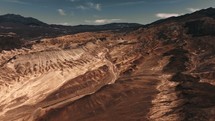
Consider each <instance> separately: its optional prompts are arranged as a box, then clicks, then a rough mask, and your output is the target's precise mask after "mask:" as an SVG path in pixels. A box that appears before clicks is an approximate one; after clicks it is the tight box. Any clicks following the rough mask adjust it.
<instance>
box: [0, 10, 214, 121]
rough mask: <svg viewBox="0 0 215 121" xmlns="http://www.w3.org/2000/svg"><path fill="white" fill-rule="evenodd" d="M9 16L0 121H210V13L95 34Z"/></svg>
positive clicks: (0, 49) (1, 57) (0, 56)
mask: <svg viewBox="0 0 215 121" xmlns="http://www.w3.org/2000/svg"><path fill="white" fill-rule="evenodd" d="M7 16H9V17H6V18H7V19H2V20H4V21H3V22H2V21H0V27H1V33H0V34H1V36H0V38H1V39H0V43H1V45H0V121H215V9H214V8H208V9H204V10H200V11H197V12H194V13H192V14H186V15H183V16H180V17H172V18H168V19H164V20H159V21H156V22H154V23H152V24H148V25H139V24H126V23H124V24H110V25H103V26H94V28H92V27H93V26H76V27H73V28H70V27H63V26H57V25H47V24H45V23H41V22H38V21H37V20H35V19H33V18H30V20H29V18H28V21H30V23H29V22H27V23H26V21H24V23H23V21H21V20H22V19H24V20H26V18H22V17H21V18H20V21H19V22H18V23H16V22H14V21H11V19H9V18H13V17H14V15H12V17H11V15H7ZM4 17H5V16H4ZM15 17H17V16H16V15H15ZM19 17H20V16H19ZM32 19H33V20H32ZM16 20H17V19H16ZM5 21H6V22H5ZM11 23H13V24H11ZM53 26H54V27H53ZM23 27H25V28H26V30H24V29H23ZM84 27H86V28H88V29H86V30H85V29H84ZM41 28H42V29H41ZM43 28H47V29H46V30H44V29H43ZM54 28H55V29H54ZM53 29H54V30H53ZM29 30H32V33H31V34H34V37H31V36H30V35H29V33H28V32H29ZM40 30H44V31H45V32H44V31H43V32H41V33H40ZM55 30H56V31H55ZM63 30H64V32H62V31H63ZM83 30H85V31H83ZM26 31H27V33H26ZM44 33H46V34H44ZM28 35H29V36H30V37H29V36H28Z"/></svg>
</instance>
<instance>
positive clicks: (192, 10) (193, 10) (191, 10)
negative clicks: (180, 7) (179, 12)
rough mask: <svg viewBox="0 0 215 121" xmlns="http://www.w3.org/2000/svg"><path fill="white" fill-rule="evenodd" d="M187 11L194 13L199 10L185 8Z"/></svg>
mask: <svg viewBox="0 0 215 121" xmlns="http://www.w3.org/2000/svg"><path fill="white" fill-rule="evenodd" d="M187 10H188V11H190V12H196V11H198V10H200V9H199V8H187Z"/></svg>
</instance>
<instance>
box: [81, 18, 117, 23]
mask: <svg viewBox="0 0 215 121" xmlns="http://www.w3.org/2000/svg"><path fill="white" fill-rule="evenodd" d="M119 21H121V19H97V20H93V21H92V20H85V22H86V23H89V24H108V23H114V22H119Z"/></svg>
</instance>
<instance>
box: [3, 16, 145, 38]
mask: <svg viewBox="0 0 215 121" xmlns="http://www.w3.org/2000/svg"><path fill="white" fill-rule="evenodd" d="M140 26H142V25H141V24H136V23H111V24H106V25H77V26H63V25H53V24H47V23H44V22H42V21H40V20H37V19H35V18H32V17H23V16H21V15H15V14H6V15H1V16H0V34H7V33H9V32H10V33H11V32H12V33H15V34H17V35H19V36H20V37H21V38H26V39H32V38H38V37H40V38H41V37H50V36H51V37H52V36H59V35H65V34H75V33H79V32H94V31H105V30H115V31H116V30H122V29H123V30H126V29H131V28H138V27H140Z"/></svg>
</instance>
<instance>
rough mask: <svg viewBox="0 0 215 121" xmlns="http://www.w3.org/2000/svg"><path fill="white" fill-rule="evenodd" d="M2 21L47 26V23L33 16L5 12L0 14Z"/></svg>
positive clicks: (0, 21)
mask: <svg viewBox="0 0 215 121" xmlns="http://www.w3.org/2000/svg"><path fill="white" fill-rule="evenodd" d="M0 23H16V24H23V25H34V26H45V25H47V24H46V23H44V22H42V21H39V20H37V19H35V18H32V17H23V16H21V15H18V14H5V15H1V16H0Z"/></svg>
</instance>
